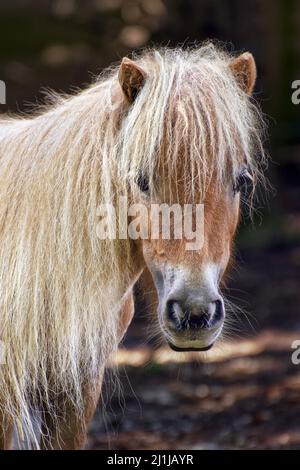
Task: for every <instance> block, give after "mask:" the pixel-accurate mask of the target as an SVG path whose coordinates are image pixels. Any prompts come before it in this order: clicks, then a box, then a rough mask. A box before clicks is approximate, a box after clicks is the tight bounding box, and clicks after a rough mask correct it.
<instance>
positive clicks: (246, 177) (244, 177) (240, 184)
mask: <svg viewBox="0 0 300 470" xmlns="http://www.w3.org/2000/svg"><path fill="white" fill-rule="evenodd" d="M252 181H253V178H252V176H251V174H250V173H249V172H248V171H247V170H246V169H244V170H242V171H241V173H240V174H239V176H238V177H237V178H236V180H235V182H234V184H233V191H234V193H239V192H240V191H241V190H242V189H243V188H244V187H247V185H249V184H251V183H252Z"/></svg>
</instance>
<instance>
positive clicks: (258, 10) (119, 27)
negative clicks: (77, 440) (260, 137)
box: [0, 0, 300, 449]
mask: <svg viewBox="0 0 300 470" xmlns="http://www.w3.org/2000/svg"><path fill="white" fill-rule="evenodd" d="M208 38H209V39H214V40H218V41H221V42H225V43H227V47H228V48H229V49H230V50H233V51H241V52H242V51H245V50H249V51H251V52H252V53H253V54H254V56H255V59H256V62H257V66H258V81H257V85H256V88H255V97H256V99H257V100H258V101H259V102H260V105H261V107H262V109H263V111H264V113H265V115H266V119H267V122H268V128H269V139H268V141H267V142H266V147H267V149H268V152H269V154H270V156H271V161H270V166H269V170H268V174H267V176H268V179H269V181H270V183H271V185H272V187H273V189H269V190H268V192H267V194H266V193H265V194H264V196H263V197H262V198H261V201H260V203H259V204H258V206H257V212H256V216H255V217H254V223H253V224H250V222H249V220H248V219H247V218H245V220H244V222H242V224H241V227H240V230H239V234H238V241H237V249H236V257H237V261H236V267H235V268H234V270H233V272H232V280H230V282H229V283H228V287H227V288H226V291H227V292H226V294H227V296H228V297H229V299H230V300H232V301H233V302H234V303H235V304H237V305H238V306H239V307H241V308H242V311H239V310H238V311H236V313H235V314H233V313H232V316H233V317H234V318H235V325H234V326H233V327H232V331H231V333H230V335H229V336H230V339H228V338H227V339H226V340H224V345H223V346H219V348H216V350H215V351H213V352H212V353H210V354H209V355H207V356H206V357H205V358H203V357H201V356H200V357H196V356H192V355H188V354H186V355H182V354H179V353H178V354H176V353H173V352H172V353H170V352H168V349H167V348H166V347H165V346H164V345H163V344H160V343H157V342H153V341H150V340H149V339H147V338H148V336H147V335H148V330H150V334H151V322H150V319H149V317H150V316H151V315H152V314H151V313H150V312H149V311H148V310H149V309H147V308H146V306H145V304H143V302H141V301H140V302H139V303H138V309H137V310H138V312H137V315H136V319H135V322H134V323H133V325H132V326H131V327H130V329H129V332H128V334H127V337H126V340H125V345H126V346H127V351H128V352H127V353H126V352H125V350H124V349H121V351H120V353H119V355H118V358H117V362H118V363H119V365H120V372H119V377H120V382H121V383H122V388H123V390H122V391H121V392H120V387H119V386H118V385H116V383H115V381H110V386H108V387H107V392H106V397H105V401H106V411H105V416H100V412H99V415H98V416H97V417H96V418H95V420H94V422H93V424H92V426H91V432H90V438H89V442H88V448H98V449H101V448H108V447H110V448H113V449H114V448H115V449H142V448H149V449H151V448H152V449H159V448H170V449H177V448H190V449H191V448H194V449H198V448H300V419H299V418H300V365H294V364H293V363H292V361H291V353H292V352H293V350H292V349H291V344H292V342H293V341H294V340H296V339H299V340H300V307H299V305H300V281H299V269H300V186H299V181H300V105H298V106H296V105H294V104H292V101H291V95H292V88H291V85H292V82H293V81H294V80H297V79H298V80H300V2H299V1H296V0H277V1H271V0H261V1H259V0H251V1H250V0H248V1H238V0H231V1H230V0H222V1H221V0H199V1H196V0H194V1H192V0H165V1H161V0H85V1H84V0H52V1H51V0H1V3H0V80H4V81H5V83H6V87H7V105H0V112H1V113H6V112H8V111H9V112H16V111H24V110H25V111H27V110H30V109H31V108H32V104H34V103H36V102H41V101H42V100H43V93H42V89H43V88H54V89H55V90H61V91H72V90H74V88H76V87H78V86H80V87H81V86H84V84H86V83H89V82H90V80H91V79H92V77H93V76H94V75H97V74H98V73H100V72H101V70H102V69H103V68H104V67H106V66H108V65H110V64H111V63H112V62H118V61H119V60H120V59H121V58H122V57H123V56H125V55H128V54H130V52H131V51H133V50H137V49H140V48H143V47H145V46H159V45H163V46H165V45H169V46H175V45H178V44H186V45H193V44H194V43H195V42H201V41H202V40H206V39H208ZM146 325H148V327H147V328H146ZM149 325H150V326H149Z"/></svg>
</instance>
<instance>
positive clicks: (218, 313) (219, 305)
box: [213, 300, 224, 323]
mask: <svg viewBox="0 0 300 470" xmlns="http://www.w3.org/2000/svg"><path fill="white" fill-rule="evenodd" d="M214 304H215V313H214V317H213V321H214V323H217V322H218V321H220V320H222V319H223V318H224V306H223V302H222V301H221V300H216V301H215V302H214Z"/></svg>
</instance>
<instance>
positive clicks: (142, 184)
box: [137, 175, 150, 193]
mask: <svg viewBox="0 0 300 470" xmlns="http://www.w3.org/2000/svg"><path fill="white" fill-rule="evenodd" d="M137 185H138V187H139V189H140V190H141V191H142V192H143V193H149V191H150V186H149V180H148V178H147V177H146V176H144V175H139V177H138V179H137Z"/></svg>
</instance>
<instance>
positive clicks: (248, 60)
mask: <svg viewBox="0 0 300 470" xmlns="http://www.w3.org/2000/svg"><path fill="white" fill-rule="evenodd" d="M229 68H230V70H231V72H232V73H233V75H234V77H235V79H236V81H237V82H238V84H239V86H240V87H241V88H242V90H243V91H244V92H245V93H247V94H248V95H251V93H252V91H253V88H254V85H255V81H256V65H255V60H254V57H253V55H252V54H250V52H244V54H241V55H240V56H238V57H236V58H235V59H233V60H232V61H231V62H230V64H229Z"/></svg>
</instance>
